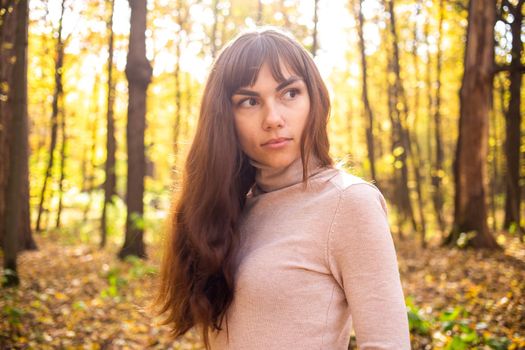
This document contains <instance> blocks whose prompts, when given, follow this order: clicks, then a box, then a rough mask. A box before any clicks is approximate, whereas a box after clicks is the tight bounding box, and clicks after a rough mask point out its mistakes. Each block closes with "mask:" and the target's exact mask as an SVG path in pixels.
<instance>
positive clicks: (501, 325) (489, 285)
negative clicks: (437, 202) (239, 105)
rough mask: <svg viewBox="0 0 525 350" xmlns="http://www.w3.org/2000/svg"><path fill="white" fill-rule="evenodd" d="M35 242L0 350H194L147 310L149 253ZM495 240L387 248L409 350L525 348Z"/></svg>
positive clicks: (512, 263)
mask: <svg viewBox="0 0 525 350" xmlns="http://www.w3.org/2000/svg"><path fill="white" fill-rule="evenodd" d="M502 235H503V234H502ZM505 237H506V238H505ZM35 238H36V241H37V244H38V246H39V250H38V251H33V252H24V253H23V254H21V256H20V258H19V275H20V277H21V285H20V287H19V288H14V289H13V288H11V289H4V290H2V293H1V296H0V316H1V317H0V349H42V350H45V349H202V345H201V344H200V342H199V337H198V335H196V334H195V333H193V332H191V333H189V334H187V336H186V337H185V338H184V339H181V340H177V341H171V340H170V336H169V331H168V329H167V328H166V327H165V326H160V325H159V319H158V318H155V317H153V316H152V313H151V312H150V309H149V307H148V305H150V302H151V300H152V297H153V295H154V288H155V278H156V275H157V272H158V261H159V251H160V249H157V248H158V247H156V248H154V247H150V249H149V252H150V259H149V260H147V261H142V260H138V259H129V260H127V261H124V262H122V261H119V260H117V259H116V258H115V256H116V253H117V246H116V245H114V246H109V247H107V248H106V249H105V250H99V249H98V247H97V246H96V245H95V244H78V243H75V242H73V241H71V240H63V239H62V238H61V236H60V234H59V233H58V232H55V233H53V232H50V233H47V234H46V236H45V237H41V236H40V237H39V236H37V237H35ZM503 239H505V243H504V246H505V249H504V251H499V252H488V251H472V250H457V249H445V248H440V247H437V246H432V247H430V248H427V249H426V250H423V249H421V248H420V247H419V245H418V244H416V243H415V242H414V241H411V240H408V239H407V240H404V241H398V242H396V248H397V252H398V259H399V268H400V272H401V278H402V283H403V288H404V293H405V296H406V300H407V305H408V313H409V319H410V325H411V341H412V347H413V349H416V350H417V349H452V350H455V349H511V350H512V349H524V348H525V246H524V245H523V243H520V242H519V241H518V240H517V239H516V238H513V237H509V236H504V237H503ZM352 343H353V344H355V340H353V341H352V342H351V348H355V345H352Z"/></svg>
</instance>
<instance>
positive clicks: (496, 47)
mask: <svg viewBox="0 0 525 350" xmlns="http://www.w3.org/2000/svg"><path fill="white" fill-rule="evenodd" d="M524 15H525V0H493V1H491V0H308V1H299V0H257V1H255V0H243V1H241V0H172V1H169V0H149V1H147V0H106V1H103V0H86V1H73V0H31V1H29V0H0V257H1V258H2V260H3V265H2V268H1V269H0V272H1V273H0V281H1V284H2V287H1V288H0V349H203V345H202V342H201V339H200V338H199V335H198V334H197V332H194V331H193V330H192V331H190V332H189V333H187V334H186V335H185V336H184V337H182V338H180V339H176V340H173V339H171V337H170V333H169V329H168V328H167V327H166V326H164V325H162V322H161V321H162V317H159V316H158V315H156V314H155V312H153V311H152V309H151V307H150V306H151V302H152V298H153V296H154V295H155V288H156V285H157V278H158V273H159V266H160V260H161V257H162V251H163V247H164V242H165V233H166V225H167V222H168V218H169V216H170V210H172V208H173V207H172V204H173V198H176V194H177V192H178V191H179V189H180V184H181V175H182V172H183V166H184V161H185V156H186V154H187V151H188V148H189V145H190V144H191V141H192V138H193V135H194V131H195V128H196V125H197V119H198V115H199V108H200V105H199V103H200V99H201V96H202V90H203V87H204V83H205V81H206V77H207V74H208V71H209V68H210V66H211V64H212V63H213V60H214V58H215V57H216V56H217V54H218V53H219V52H220V50H221V48H222V47H223V46H224V44H226V43H227V42H228V41H229V40H231V39H232V38H234V37H235V36H236V35H237V34H238V33H239V32H240V31H242V30H244V29H253V28H256V27H257V26H265V25H269V26H276V27H279V28H282V29H284V30H286V31H288V32H290V33H292V34H293V35H294V36H295V37H296V38H297V39H298V40H299V41H300V42H301V43H302V44H303V45H304V47H305V48H307V50H308V51H309V52H310V54H311V55H312V57H313V58H314V60H315V62H316V64H317V66H318V68H319V70H320V72H321V74H322V76H323V79H324V80H325V82H326V84H327V86H328V89H329V92H330V96H331V101H332V109H331V114H330V121H329V125H328V128H329V137H330V154H331V155H332V157H333V158H334V159H335V160H336V162H337V166H338V167H342V168H344V169H346V170H347V171H348V172H350V173H352V174H355V175H357V176H359V177H362V178H363V179H365V180H367V181H370V182H372V183H374V184H375V185H376V186H377V187H378V188H379V189H380V190H381V192H382V193H383V195H384V197H385V198H386V200H387V204H388V217H389V223H390V229H391V232H392V237H393V239H394V242H395V247H396V252H397V256H398V263H399V271H400V275H401V282H402V285H403V290H404V295H405V301H406V305H407V313H408V319H409V326H410V339H411V343H412V348H413V349H449V350H456V349H458V350H460V349H484V350H485V349H498V350H499V349H509V350H512V349H524V348H525V209H524V207H525V204H524V202H525V189H524V187H525V132H524V131H525V122H524V121H523V118H522V116H523V114H524V111H525V107H524V106H523V103H522V101H523V99H524V98H525V88H523V87H522V75H523V74H524V72H525V57H524V54H523V42H524V41H525V22H524V20H523V18H524ZM379 331H380V330H379V329H378V332H379ZM348 348H349V349H356V348H357V345H356V338H355V335H354V334H352V336H351V341H350V344H349V347H348Z"/></svg>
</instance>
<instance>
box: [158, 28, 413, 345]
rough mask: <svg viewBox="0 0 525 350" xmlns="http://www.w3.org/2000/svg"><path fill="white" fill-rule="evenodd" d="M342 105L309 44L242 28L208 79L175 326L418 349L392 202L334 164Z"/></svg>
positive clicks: (168, 275) (171, 300)
mask: <svg viewBox="0 0 525 350" xmlns="http://www.w3.org/2000/svg"><path fill="white" fill-rule="evenodd" d="M329 108H330V102H329V97H328V92H327V90H326V87H325V85H324V83H323V81H322V79H321V76H320V75H319V72H318V70H317V68H316V66H315V64H314V62H313V60H312V58H311V57H310V56H309V54H308V53H307V52H306V50H304V48H302V47H301V46H300V45H299V44H298V43H297V42H296V41H295V40H294V39H293V38H291V37H289V36H288V35H286V34H283V33H282V32H280V31H277V30H274V29H263V30H259V31H255V32H250V33H245V34H242V35H240V36H238V37H237V38H236V39H234V40H233V41H232V42H231V43H230V44H228V45H227V46H226V47H225V48H224V49H223V50H222V52H221V54H220V55H219V56H218V58H217V59H216V61H215V63H214V65H213V68H212V70H211V73H210V75H209V78H208V81H207V83H206V87H205V90H204V95H203V98H202V105H201V110H200V119H199V124H198V127H197V131H196V135H195V139H194V141H193V144H192V146H191V149H190V152H189V154H188V158H187V161H186V168H185V174H184V179H183V184H182V191H181V194H180V197H179V198H178V200H177V201H176V209H175V213H174V215H173V223H172V225H171V232H170V240H169V244H168V247H167V250H166V254H165V259H164V261H163V264H162V269H161V286H160V293H159V297H158V299H157V301H158V303H159V304H160V305H161V312H162V313H166V314H167V319H166V323H167V324H170V325H171V326H172V330H173V334H174V336H180V335H182V334H184V333H186V332H187V331H188V330H189V329H190V328H192V327H194V326H195V327H196V328H198V329H200V331H201V332H202V335H203V339H204V343H205V345H206V348H207V349H209V348H210V347H211V349H213V350H215V349H240V350H244V349H250V350H252V349H341V350H342V349H347V347H348V342H349V338H350V332H351V328H352V327H353V328H354V330H355V333H356V339H357V344H358V347H359V348H360V349H409V348H410V343H409V332H408V321H407V313H406V308H405V304H404V298H403V291H402V288H401V283H400V279H399V273H398V268H397V260H396V254H395V250H394V245H393V242H392V238H391V235H390V231H389V227H388V221H387V214H386V205H385V201H384V199H383V196H382V195H381V193H380V192H379V191H378V190H377V188H376V187H375V186H373V185H371V184H369V183H367V182H365V181H364V180H362V179H360V178H358V177H356V176H353V175H350V174H347V173H345V172H344V171H342V170H337V169H335V168H333V167H332V160H331V158H330V156H329V154H328V148H329V145H328V138H327V132H326V124H327V118H328V114H329Z"/></svg>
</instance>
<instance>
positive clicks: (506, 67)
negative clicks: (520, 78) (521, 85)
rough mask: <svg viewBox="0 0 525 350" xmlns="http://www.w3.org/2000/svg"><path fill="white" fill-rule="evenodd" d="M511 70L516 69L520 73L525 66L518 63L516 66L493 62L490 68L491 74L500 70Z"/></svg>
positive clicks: (524, 70) (523, 70)
mask: <svg viewBox="0 0 525 350" xmlns="http://www.w3.org/2000/svg"><path fill="white" fill-rule="evenodd" d="M513 70H516V71H518V72H520V73H521V74H525V66H524V65H519V66H518V67H514V66H511V65H509V64H505V65H501V64H495V65H494V69H493V70H492V72H493V74H494V75H496V74H498V73H501V72H511V71H513Z"/></svg>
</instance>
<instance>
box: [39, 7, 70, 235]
mask: <svg viewBox="0 0 525 350" xmlns="http://www.w3.org/2000/svg"><path fill="white" fill-rule="evenodd" d="M64 9H65V0H62V7H61V13H60V20H59V24H58V38H57V47H56V48H57V56H56V59H55V93H54V94H53V104H52V106H53V109H52V113H51V143H50V144H49V160H48V163H47V168H46V172H45V175H44V184H43V185H42V191H41V192H40V201H39V204H38V215H37V218H36V230H37V231H41V230H42V228H41V224H40V223H41V219H42V213H43V212H44V210H45V209H44V201H45V195H46V189H47V183H48V181H49V180H50V177H51V174H52V171H53V163H54V157H53V155H54V153H55V147H56V143H57V131H58V114H59V112H60V109H61V108H62V107H63V106H62V98H63V96H62V95H63V86H62V67H63V65H64V43H63V40H62V21H63V18H64Z"/></svg>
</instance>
